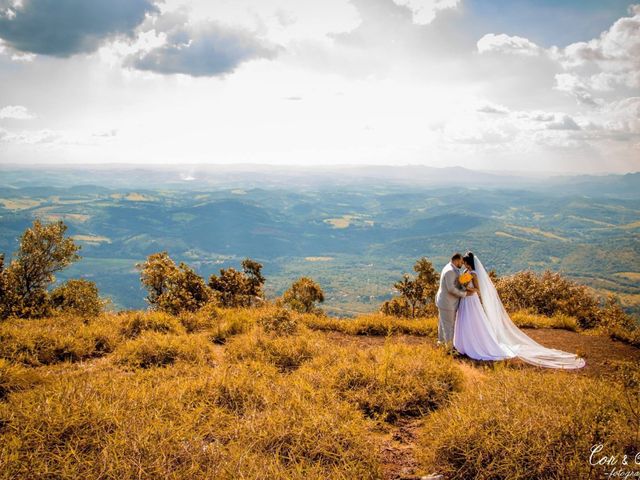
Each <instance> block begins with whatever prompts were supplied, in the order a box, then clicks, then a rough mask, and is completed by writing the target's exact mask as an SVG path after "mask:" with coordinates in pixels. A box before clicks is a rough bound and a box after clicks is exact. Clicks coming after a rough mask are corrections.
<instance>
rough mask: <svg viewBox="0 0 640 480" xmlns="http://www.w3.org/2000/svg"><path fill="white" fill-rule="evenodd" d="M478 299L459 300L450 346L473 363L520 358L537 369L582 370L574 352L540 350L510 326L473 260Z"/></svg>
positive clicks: (486, 278)
mask: <svg viewBox="0 0 640 480" xmlns="http://www.w3.org/2000/svg"><path fill="white" fill-rule="evenodd" d="M474 263H475V270H474V271H473V273H475V274H476V276H477V280H478V285H477V287H478V289H479V290H480V296H481V297H482V302H480V298H479V297H478V295H477V294H476V295H469V296H467V297H464V298H461V299H460V306H459V307H458V314H457V318H456V324H455V329H454V335H453V346H454V347H455V349H456V350H458V351H459V352H460V353H463V354H465V355H467V356H469V357H471V358H473V359H476V360H502V359H506V358H514V357H517V358H520V359H521V360H523V361H525V362H527V363H531V364H533V365H537V366H539V367H548V368H561V369H573V368H582V367H584V365H585V361H584V359H582V358H580V357H578V356H577V355H575V354H573V353H568V352H563V351H562V350H555V349H553V348H547V347H543V346H542V345H540V344H539V343H537V342H536V341H535V340H533V339H532V338H530V337H529V336H527V335H526V334H525V333H524V332H523V331H522V330H520V329H519V328H518V327H516V325H515V324H514V323H513V321H512V320H511V318H509V315H508V314H507V311H506V310H505V308H504V306H503V305H502V302H501V301H500V297H499V296H498V292H497V291H496V288H495V286H494V285H493V282H492V281H491V278H490V277H489V274H488V273H487V271H486V270H485V269H484V267H483V265H482V263H481V262H480V260H479V259H478V257H475V262H474Z"/></svg>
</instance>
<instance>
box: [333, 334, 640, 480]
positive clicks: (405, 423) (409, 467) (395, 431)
mask: <svg viewBox="0 0 640 480" xmlns="http://www.w3.org/2000/svg"><path fill="white" fill-rule="evenodd" d="M524 331H525V332H526V333H527V335H529V336H530V337H531V338H533V339H534V340H535V341H536V342H538V343H540V344H542V345H544V346H546V347H550V348H557V349H560V350H565V351H568V352H575V353H578V354H579V355H581V356H582V357H583V358H584V359H585V360H586V363H587V365H586V366H585V368H582V369H580V370H572V371H563V372H559V373H560V374H564V375H588V376H593V377H601V376H606V375H608V374H610V373H612V372H613V370H614V365H615V363H616V362H618V361H631V362H637V363H640V349H638V348H635V347H632V346H631V345H627V344H624V343H621V342H616V341H614V340H611V339H610V338H609V337H607V336H604V335H584V334H580V333H576V332H571V331H567V330H556V329H524ZM324 333H325V335H326V337H327V339H328V340H329V341H330V342H333V343H335V344H336V345H357V346H358V347H360V348H370V347H373V346H381V345H383V344H384V342H385V337H382V336H364V335H348V334H344V333H340V332H331V331H326V332H324ZM393 340H394V341H398V342H402V343H406V344H409V345H415V344H424V343H428V344H432V345H434V346H435V341H434V340H433V339H431V338H428V337H417V336H413V335H394V336H393ZM456 361H457V362H458V363H459V366H460V368H461V369H462V370H463V372H464V374H465V378H466V379H467V381H468V382H479V381H482V379H483V378H484V377H485V376H486V373H485V372H486V370H485V369H486V367H487V366H488V365H487V364H489V365H490V362H477V361H475V360H472V359H470V358H467V357H457V358H456ZM509 362H510V364H511V365H512V366H514V367H516V368H534V369H538V367H534V366H532V365H528V364H526V363H524V362H521V361H519V360H509ZM423 421H424V419H421V418H403V419H400V420H399V421H397V422H396V423H395V424H384V425H379V426H376V428H374V429H373V431H372V433H373V435H375V436H376V437H377V439H378V444H379V445H380V459H381V461H382V465H383V471H384V477H383V478H384V479H385V480H418V479H420V478H423V477H420V476H419V475H416V469H417V467H418V465H417V462H416V460H415V455H414V453H415V448H416V434H417V432H418V430H419V429H420V427H421V424H422V422H423Z"/></svg>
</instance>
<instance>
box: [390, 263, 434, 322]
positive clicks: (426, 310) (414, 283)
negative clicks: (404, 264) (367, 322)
mask: <svg viewBox="0 0 640 480" xmlns="http://www.w3.org/2000/svg"><path fill="white" fill-rule="evenodd" d="M413 269H414V270H415V272H416V274H417V275H416V276H415V278H412V277H411V276H409V275H408V274H404V275H403V277H402V280H400V281H398V282H396V283H394V284H393V287H394V288H395V289H396V290H397V291H398V293H400V296H399V297H395V298H392V299H391V300H388V301H386V302H384V303H383V304H382V306H381V307H380V311H381V312H382V313H384V314H385V315H392V316H395V317H406V318H416V317H425V316H431V315H434V314H436V313H437V308H436V306H435V296H436V292H437V291H438V287H439V282H440V275H439V274H438V272H436V271H435V270H434V268H433V264H432V263H431V262H430V261H429V260H427V258H426V257H422V258H421V259H419V260H418V261H417V262H416V263H415V265H414V266H413Z"/></svg>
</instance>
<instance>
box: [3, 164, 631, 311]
mask: <svg viewBox="0 0 640 480" xmlns="http://www.w3.org/2000/svg"><path fill="white" fill-rule="evenodd" d="M412 168H413V167H398V170H397V171H396V174H395V175H393V176H390V175H388V174H389V172H390V170H385V169H372V170H371V171H359V170H357V169H351V170H342V171H334V172H333V176H334V177H333V178H334V180H335V181H334V182H333V183H332V182H331V181H330V178H331V177H330V176H329V173H328V172H329V171H324V170H323V171H313V172H310V171H295V170H291V171H285V172H282V171H279V170H274V171H273V172H268V171H267V172H266V173H265V172H264V171H262V170H259V171H256V172H251V171H244V172H233V171H230V170H228V169H222V171H221V173H220V174H219V175H215V171H214V170H212V167H210V168H209V169H207V170H204V171H203V172H200V173H197V174H195V176H196V177H197V180H196V181H194V182H188V181H182V182H180V181H177V180H172V181H170V179H171V178H174V179H175V178H177V177H178V175H177V174H176V172H171V171H170V170H166V169H164V170H163V169H158V170H149V169H148V170H147V175H146V179H147V180H146V181H145V175H144V170H140V169H134V170H131V171H130V172H129V173H128V174H127V172H126V171H123V170H122V169H115V170H105V169H102V170H100V171H97V170H92V169H89V168H85V169H82V168H78V169H75V170H73V169H52V170H51V171H47V170H46V169H40V170H38V169H18V168H9V167H3V168H2V170H1V171H0V173H1V174H2V177H1V180H0V251H3V252H7V253H10V252H12V251H14V250H15V248H16V246H17V237H18V236H19V235H20V233H21V232H22V231H23V230H24V229H25V228H26V227H28V226H29V225H30V224H31V222H32V220H33V218H34V217H40V218H43V219H45V220H57V219H63V220H64V221H65V222H66V223H67V224H68V225H69V234H70V235H73V236H74V237H75V239H76V240H77V241H78V243H80V244H81V245H82V251H81V254H82V256H83V259H82V260H81V261H80V262H78V263H77V264H75V265H74V266H73V267H71V268H69V269H68V270H66V271H65V272H64V273H63V274H62V275H60V279H65V278H68V277H77V276H83V277H87V278H90V279H92V280H94V281H95V282H96V283H97V284H98V286H99V288H100V290H101V292H102V293H103V294H105V295H107V296H109V297H111V298H112V300H113V302H114V304H115V306H116V308H141V307H144V296H145V294H144V292H143V291H142V289H141V288H140V284H139V278H138V273H137V272H136V270H135V268H134V267H135V263H136V262H140V261H142V260H144V258H145V257H146V256H147V255H149V254H150V253H153V252H157V251H160V250H167V251H169V253H170V255H171V256H172V257H173V258H175V259H177V260H183V261H186V262H187V263H189V264H190V265H192V266H193V267H195V268H196V270H197V271H198V272H199V273H200V274H201V275H203V276H206V277H208V275H210V274H211V273H214V272H217V270H218V269H220V268H222V267H226V266H229V265H232V266H237V265H239V263H240V261H241V260H242V259H243V258H245V257H252V258H255V259H256V260H258V261H260V262H261V263H263V264H264V266H265V269H264V271H265V274H266V276H267V280H268V281H267V291H268V294H269V295H271V296H275V295H278V294H280V293H281V292H282V291H283V289H284V288H286V287H287V286H288V284H289V283H290V282H291V281H292V280H293V279H294V278H296V277H297V276H301V275H309V276H311V277H313V278H314V279H316V280H317V281H318V282H319V283H320V284H321V285H322V286H323V288H324V289H325V292H326V293H327V302H326V305H327V309H328V310H329V311H330V312H331V313H334V314H338V315H350V314H353V313H356V312H365V311H371V310H374V309H376V308H377V307H378V306H379V304H380V303H381V302H382V301H384V300H386V299H388V298H389V297H390V296H391V295H392V293H393V292H392V287H391V286H392V284H393V282H394V281H395V280H396V279H397V278H398V277H400V276H401V274H402V273H403V272H405V271H410V270H411V267H412V265H413V262H414V261H415V260H416V259H417V258H418V257H421V256H423V255H424V256H427V257H429V258H430V259H431V260H432V261H433V262H434V263H435V265H436V267H437V268H440V267H441V266H442V265H443V264H444V263H445V262H446V261H447V259H448V257H449V255H450V254H451V252H453V251H454V250H461V251H462V250H466V249H471V250H473V251H474V252H476V253H477V254H478V255H479V256H480V258H482V260H483V262H484V263H485V264H486V265H487V266H490V267H492V268H495V269H496V270H497V272H498V273H499V274H509V273H512V272H515V271H519V270H522V269H528V268H531V269H535V270H543V269H546V268H550V269H553V270H561V271H563V272H564V273H566V274H567V275H568V276H570V277H572V278H575V279H577V280H579V281H581V282H583V283H586V284H588V285H591V286H593V287H594V288H596V289H598V290H600V291H602V292H608V291H612V292H615V293H617V294H618V295H620V297H621V299H622V300H623V302H624V304H625V306H626V307H627V308H628V309H629V310H630V311H633V312H635V313H636V314H637V313H638V312H640V286H639V282H638V280H639V279H640V242H639V237H640V193H639V192H640V188H639V187H640V175H639V174H633V175H625V176H605V177H553V178H547V179H530V178H518V177H513V176H499V175H490V174H477V175H475V177H474V175H473V172H469V171H459V170H455V171H449V170H447V171H439V170H438V169H432V170H419V167H415V168H413V169H412ZM425 168H426V167H425ZM407 169H408V170H407ZM416 169H418V170H416ZM445 170H446V169H445ZM358 172H360V175H358ZM364 172H366V174H365V173H364ZM434 172H435V173H434ZM447 174H448V175H453V176H452V177H451V178H449V179H448V180H447ZM385 175H387V176H386V177H385ZM474 178H475V179H476V180H477V181H475V182H474V180H473V179H474Z"/></svg>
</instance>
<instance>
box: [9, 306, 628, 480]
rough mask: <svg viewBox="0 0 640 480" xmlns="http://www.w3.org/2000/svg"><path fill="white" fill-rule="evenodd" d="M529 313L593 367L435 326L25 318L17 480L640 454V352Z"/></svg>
mask: <svg viewBox="0 0 640 480" xmlns="http://www.w3.org/2000/svg"><path fill="white" fill-rule="evenodd" d="M514 319H515V320H516V321H517V322H518V323H520V324H521V325H529V326H539V327H541V328H539V329H527V333H528V334H529V335H531V336H532V337H533V338H535V339H537V340H538V341H541V342H543V343H544V344H546V345H548V346H551V347H556V348H565V349H567V350H571V351H576V352H577V353H579V354H580V355H582V356H584V358H585V359H586V361H587V366H586V367H585V368H584V369H582V370H580V371H566V372H565V371H553V370H546V369H539V368H535V367H531V366H529V365H526V364H522V363H521V362H518V361H506V362H497V363H492V362H474V361H472V360H470V359H466V358H454V357H451V356H449V355H447V354H445V353H443V352H442V351H441V350H439V349H438V348H436V347H435V340H434V337H435V334H436V321H435V319H434V318H421V319H410V320H409V319H405V320H402V319H398V318H395V317H389V316H385V315H381V314H372V315H366V316H360V317H358V318H356V319H338V318H331V317H326V316H323V315H315V314H298V313H295V312H289V313H288V314H284V315H283V314H282V311H281V310H280V309H279V308H277V307H274V306H264V307H260V308H235V309H227V308H216V309H211V308H208V309H204V310H201V311H198V312H194V313H189V312H185V313H183V314H179V315H170V314H167V313H162V312H139V311H131V312H122V313H120V314H115V313H103V314H100V315H98V316H95V317H91V318H87V317H84V316H77V315H59V316H56V317H52V318H44V319H12V320H7V321H5V322H3V323H0V478H3V479H16V478H25V479H27V478H29V479H38V478H69V479H71V478H113V479H116V478H117V479H134V478H136V479H137V478H194V479H197V478H202V479H204V478H229V479H232V478H290V479H296V478H299V479H302V478H304V479H309V478H317V479H321V478H322V479H324V478H372V479H374V478H388V479H391V478H418V477H416V475H420V474H428V473H431V472H439V473H443V474H445V475H446V476H445V478H458V479H468V478H485V479H489V478H492V479H507V478H508V479H525V478H538V479H552V478H599V475H601V474H602V473H603V472H605V471H609V470H610V469H611V467H592V466H590V465H589V455H590V449H591V448H592V446H593V445H595V444H602V445H603V453H602V455H604V454H605V453H607V454H608V455H614V454H616V455H622V454H624V453H626V454H631V453H632V452H635V451H637V450H638V448H639V445H638V435H639V429H640V423H639V422H640V418H639V417H638V408H639V407H640V405H639V404H638V401H639V399H640V391H639V390H638V388H639V387H638V386H639V385H640V383H639V380H640V371H639V370H638V365H639V364H640V350H639V349H638V348H635V347H632V346H630V345H625V344H621V343H616V342H613V341H612V340H610V339H609V338H608V337H606V336H602V335H597V334H588V333H577V332H575V331H572V330H575V329H576V325H575V323H573V324H572V323H571V322H568V321H567V319H566V318H563V317H557V318H549V317H541V316H537V315H527V314H517V315H514ZM553 327H558V328H557V329H550V328H553ZM567 329H569V330H567ZM547 333H550V334H549V335H547Z"/></svg>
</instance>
